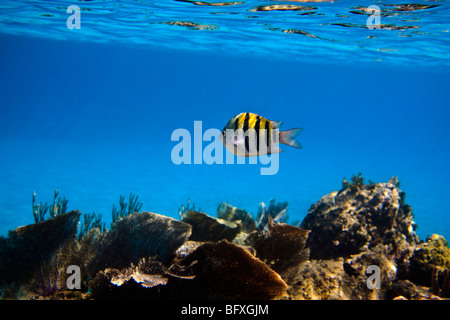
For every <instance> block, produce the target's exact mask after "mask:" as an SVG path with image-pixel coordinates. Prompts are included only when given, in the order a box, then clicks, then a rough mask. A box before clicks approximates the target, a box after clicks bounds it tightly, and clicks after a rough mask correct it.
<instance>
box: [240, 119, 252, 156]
mask: <svg viewBox="0 0 450 320" xmlns="http://www.w3.org/2000/svg"><path fill="white" fill-rule="evenodd" d="M249 120H250V113H248V112H247V113H246V114H245V119H244V127H243V128H242V129H243V130H244V135H245V150H246V151H250V138H249V136H248V134H249V133H248V132H247V131H248V122H249Z"/></svg>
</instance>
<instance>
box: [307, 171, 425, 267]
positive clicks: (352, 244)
mask: <svg viewBox="0 0 450 320" xmlns="http://www.w3.org/2000/svg"><path fill="white" fill-rule="evenodd" d="M396 182H397V180H396V179H395V178H393V179H391V180H390V181H389V182H388V183H371V184H364V183H363V179H362V178H361V175H359V176H358V177H356V178H354V179H353V183H352V184H348V183H347V184H344V186H343V189H341V190H340V191H335V192H332V193H329V194H327V195H325V196H323V197H322V199H320V200H319V201H318V202H317V203H316V204H314V205H313V206H312V207H311V209H309V212H308V214H307V215H306V217H305V218H304V219H303V222H302V224H301V227H302V228H304V229H308V230H311V233H310V235H309V238H308V246H309V247H310V248H311V257H312V258H314V259H319V258H321V259H329V258H337V257H347V256H350V255H352V254H357V253H360V252H362V251H364V250H367V249H370V248H371V247H374V246H376V245H377V244H379V243H383V244H386V245H389V247H390V249H389V250H390V252H399V251H402V250H405V249H406V248H407V247H409V246H411V245H416V244H418V243H419V237H418V236H417V235H416V233H415V232H414V230H415V228H416V225H415V223H414V221H413V215H412V209H411V207H410V206H409V205H407V204H405V202H404V198H405V194H404V193H403V192H402V191H401V190H400V189H399V188H398V187H397V186H396Z"/></svg>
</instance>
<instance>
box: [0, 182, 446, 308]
mask: <svg viewBox="0 0 450 320" xmlns="http://www.w3.org/2000/svg"><path fill="white" fill-rule="evenodd" d="M57 195H58V194H57V193H55V196H54V200H53V204H52V205H51V206H49V205H46V204H40V205H36V204H35V199H34V197H33V203H32V204H33V216H34V217H36V218H37V221H39V222H38V223H35V224H32V225H29V226H25V227H20V228H17V229H15V230H13V231H10V232H9V234H8V237H0V257H1V259H0V297H1V298H3V299H234V300H236V299H239V300H241V299H253V300H254V299H340V300H342V299H358V300H359V299H396V300H398V299H442V298H446V297H450V271H449V270H450V249H449V248H448V242H447V241H446V240H445V239H444V238H443V237H442V236H439V235H432V236H431V237H429V238H427V240H426V242H423V241H420V239H419V237H418V236H417V235H416V233H415V228H416V225H415V223H414V221H413V215H412V210H411V207H410V206H408V205H407V204H405V201H404V200H405V194H404V193H403V192H402V191H401V190H400V189H399V183H398V180H397V179H396V178H395V177H394V178H392V179H391V180H390V181H389V182H387V183H373V182H370V183H368V184H365V183H364V179H363V178H362V175H361V174H358V175H356V176H353V178H352V179H351V180H350V182H349V181H347V180H344V181H343V187H342V189H341V190H339V191H335V192H332V193H330V194H328V195H326V196H324V197H322V198H321V199H320V200H319V201H318V202H317V203H315V204H314V205H312V206H311V209H310V210H309V212H308V214H307V216H306V217H305V218H304V220H303V222H302V223H301V225H300V226H301V227H297V226H293V225H289V224H287V222H288V216H287V210H288V203H287V202H277V201H275V200H271V202H270V204H269V206H266V205H264V203H261V204H260V206H259V210H258V213H257V215H256V216H255V218H253V216H252V215H251V214H250V213H248V212H247V211H245V210H243V209H240V208H236V207H233V206H231V205H230V204H226V203H222V204H220V205H219V207H218V209H217V218H216V217H212V216H209V215H207V214H206V213H204V212H201V211H200V210H195V206H194V205H193V206H192V208H191V207H190V202H189V201H188V205H187V206H186V207H182V208H181V209H180V218H181V220H182V221H179V220H176V219H173V218H170V217H166V216H163V215H160V214H156V213H152V212H146V211H143V212H140V213H139V212H136V211H138V209H140V207H141V206H142V203H140V202H139V201H138V197H137V196H134V195H132V194H131V195H130V197H129V202H128V203H126V202H125V197H123V196H121V198H120V203H119V207H120V209H119V207H115V206H114V207H113V220H114V221H113V223H112V225H111V228H110V229H109V230H108V229H106V228H105V226H104V224H102V223H101V215H95V214H94V213H90V214H85V215H84V216H83V218H84V220H83V222H82V223H81V224H80V223H79V220H80V216H81V213H80V212H79V211H70V212H68V213H63V211H65V210H66V208H65V205H67V200H64V201H62V200H58V198H57ZM62 205H64V206H62ZM49 208H53V209H50V211H52V212H54V214H53V215H52V214H50V215H49V218H48V219H45V216H46V215H45V212H47V213H48V210H49ZM55 208H57V209H56V210H55ZM78 224H80V229H79V230H77V225H78ZM70 266H77V267H79V269H80V274H79V277H80V279H79V282H80V285H79V286H78V287H77V288H80V289H77V290H72V289H71V288H68V287H67V285H66V281H68V277H69V275H70V274H68V273H67V272H66V270H68V267H70ZM374 272H376V274H375V273H374ZM374 275H375V276H376V277H375V278H374Z"/></svg>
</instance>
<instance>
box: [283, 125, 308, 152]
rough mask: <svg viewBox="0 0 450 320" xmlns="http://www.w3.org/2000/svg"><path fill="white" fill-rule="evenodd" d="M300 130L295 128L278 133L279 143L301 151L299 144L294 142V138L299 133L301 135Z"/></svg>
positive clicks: (301, 147)
mask: <svg viewBox="0 0 450 320" xmlns="http://www.w3.org/2000/svg"><path fill="white" fill-rule="evenodd" d="M302 131H303V129H302V128H295V129H289V130H286V131H281V132H280V143H284V144H287V145H288V146H291V147H294V148H297V149H303V146H302V145H301V143H300V142H298V141H297V140H295V137H296V136H298V135H299V134H300V133H302Z"/></svg>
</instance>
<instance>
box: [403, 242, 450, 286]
mask: <svg viewBox="0 0 450 320" xmlns="http://www.w3.org/2000/svg"><path fill="white" fill-rule="evenodd" d="M444 270H450V249H449V248H448V242H447V240H445V239H444V237H443V236H440V235H437V234H433V235H431V236H430V237H428V238H427V239H426V242H425V243H421V244H420V245H418V246H417V247H416V249H415V250H414V253H413V255H412V257H411V259H410V265H409V273H410V278H411V280H412V281H414V282H415V283H417V284H420V285H424V286H428V287H429V286H431V285H432V279H433V278H434V277H435V276H436V275H434V276H433V274H434V273H435V274H436V273H439V272H443V271H444ZM439 282H443V279H442V281H439Z"/></svg>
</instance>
